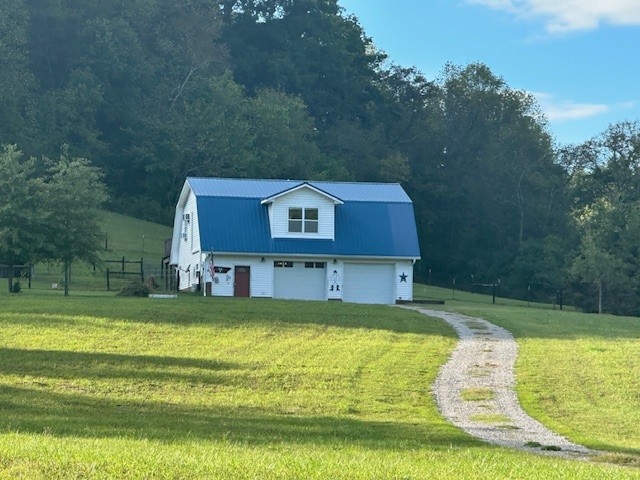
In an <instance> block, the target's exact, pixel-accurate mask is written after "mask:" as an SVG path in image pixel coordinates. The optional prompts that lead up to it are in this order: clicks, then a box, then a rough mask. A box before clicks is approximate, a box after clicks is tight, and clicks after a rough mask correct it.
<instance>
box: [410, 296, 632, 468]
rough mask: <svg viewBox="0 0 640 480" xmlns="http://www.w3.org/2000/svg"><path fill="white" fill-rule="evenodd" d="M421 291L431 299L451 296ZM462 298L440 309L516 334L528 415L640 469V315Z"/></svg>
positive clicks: (519, 387) (520, 389)
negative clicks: (495, 325)
mask: <svg viewBox="0 0 640 480" xmlns="http://www.w3.org/2000/svg"><path fill="white" fill-rule="evenodd" d="M421 288H424V287H421ZM425 291H426V292H427V293H430V294H431V295H433V296H435V297H436V298H437V297H438V296H440V297H445V296H446V295H447V294H450V293H451V292H450V291H448V292H447V290H443V289H435V288H432V287H429V288H426V289H425ZM459 297H460V298H461V299H460V300H451V299H449V300H447V304H446V305H445V306H442V307H443V308H444V309H448V310H455V311H458V312H460V313H464V314H466V315H469V316H472V317H481V318H484V319H486V320H489V321H491V322H494V323H496V324H498V325H500V326H502V327H504V328H506V329H507V330H509V331H510V332H511V333H513V334H514V336H515V337H516V340H517V342H518V345H519V347H520V350H519V353H518V360H517V364H516V374H517V382H518V383H517V392H518V396H519V398H520V400H521V402H522V404H523V407H524V409H525V410H526V411H527V412H528V413H530V414H531V415H532V416H533V417H535V418H536V419H538V420H540V421H541V422H542V423H544V424H545V425H547V426H548V427H550V428H551V429H553V430H555V431H557V432H559V433H561V434H563V435H566V436H567V437H569V438H570V439H571V440H574V441H576V442H578V443H582V444H584V445H586V446H589V447H592V448H595V449H603V450H608V451H615V452H619V453H623V454H627V455H626V456H625V459H626V460H628V461H630V462H632V463H634V464H636V465H638V466H640V319H639V318H632V317H616V316H612V315H596V314H584V313H579V312H575V311H566V310H565V311H560V310H559V309H555V310H554V309H552V308H550V307H549V306H546V307H545V308H533V307H530V308H528V307H527V306H526V303H523V302H518V301H512V300H507V299H498V301H497V302H496V303H497V304H496V305H492V304H491V303H490V300H491V297H481V296H475V295H472V294H460V295H459ZM487 300H489V302H487ZM439 307H441V306H439ZM625 459H618V460H620V461H624V460H625Z"/></svg>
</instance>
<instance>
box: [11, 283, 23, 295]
mask: <svg viewBox="0 0 640 480" xmlns="http://www.w3.org/2000/svg"><path fill="white" fill-rule="evenodd" d="M20 290H22V286H21V285H20V282H13V286H12V288H11V291H12V292H13V293H20Z"/></svg>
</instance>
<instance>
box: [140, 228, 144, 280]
mask: <svg viewBox="0 0 640 480" xmlns="http://www.w3.org/2000/svg"><path fill="white" fill-rule="evenodd" d="M142 238H144V235H143V236H142ZM143 261H144V257H140V282H141V283H144V267H143V266H142V265H143V263H142V262H143Z"/></svg>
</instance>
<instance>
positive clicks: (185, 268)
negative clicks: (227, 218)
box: [176, 191, 202, 290]
mask: <svg viewBox="0 0 640 480" xmlns="http://www.w3.org/2000/svg"><path fill="white" fill-rule="evenodd" d="M186 215H189V221H188V222H187V221H186V220H185V218H186V217H185V216H186ZM178 222H179V223H180V232H179V235H178V273H179V274H180V290H187V289H191V290H193V289H195V287H196V286H197V285H198V273H200V275H202V272H201V268H202V267H201V265H200V264H201V256H200V228H199V222H198V210H197V208H196V197H195V195H194V194H193V192H191V191H190V192H189V194H188V196H187V199H186V201H185V203H184V207H183V209H182V220H180V219H177V220H176V223H178Z"/></svg>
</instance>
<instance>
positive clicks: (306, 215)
mask: <svg viewBox="0 0 640 480" xmlns="http://www.w3.org/2000/svg"><path fill="white" fill-rule="evenodd" d="M289 233H318V209H317V208H290V209H289Z"/></svg>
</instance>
